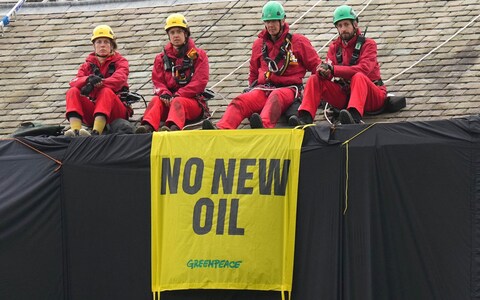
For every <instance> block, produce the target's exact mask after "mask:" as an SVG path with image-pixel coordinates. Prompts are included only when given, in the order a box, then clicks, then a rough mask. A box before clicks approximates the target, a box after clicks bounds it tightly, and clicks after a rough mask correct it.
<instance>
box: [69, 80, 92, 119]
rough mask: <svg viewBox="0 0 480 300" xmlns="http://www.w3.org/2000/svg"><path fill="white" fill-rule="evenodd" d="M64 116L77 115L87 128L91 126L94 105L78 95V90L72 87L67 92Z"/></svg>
mask: <svg viewBox="0 0 480 300" xmlns="http://www.w3.org/2000/svg"><path fill="white" fill-rule="evenodd" d="M65 100H66V112H67V113H66V116H67V118H68V117H69V114H70V113H77V114H79V115H80V116H81V117H82V122H83V123H84V124H86V125H87V126H92V124H93V112H94V109H95V104H94V103H93V102H92V101H90V99H88V98H87V97H85V96H83V95H81V94H80V89H78V88H76V87H72V88H70V89H69V90H68V91H67V94H66V97H65Z"/></svg>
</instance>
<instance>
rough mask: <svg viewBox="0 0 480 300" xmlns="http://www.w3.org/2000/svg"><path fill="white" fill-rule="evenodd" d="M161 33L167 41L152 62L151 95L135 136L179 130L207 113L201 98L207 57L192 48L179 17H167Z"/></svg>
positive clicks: (182, 18)
mask: <svg viewBox="0 0 480 300" xmlns="http://www.w3.org/2000/svg"><path fill="white" fill-rule="evenodd" d="M165 31H166V33H167V35H168V39H169V42H168V44H167V45H166V46H165V47H164V49H163V51H162V52H161V53H159V54H158V55H157V56H156V57H155V61H154V63H153V69H152V82H153V88H154V96H153V98H152V100H151V101H150V103H149V105H148V107H147V109H146V110H145V113H144V115H143V118H142V122H141V125H140V126H139V127H138V128H137V129H136V131H135V132H136V133H150V132H152V131H157V130H158V129H160V130H162V131H171V130H181V129H183V127H184V126H185V123H186V122H189V121H194V120H200V119H202V118H203V117H204V116H205V115H208V114H209V111H208V107H207V103H206V101H205V98H204V96H203V92H204V91H205V88H206V86H207V83H208V80H209V65H208V57H207V54H206V53H205V51H203V50H202V49H200V48H198V47H197V46H196V45H195V43H194V41H193V40H192V38H191V37H190V27H189V25H188V23H187V20H186V19H185V17H184V16H183V15H182V14H177V13H175V14H171V15H170V16H168V18H167V19H166V21H165ZM162 122H163V123H164V125H163V126H161V123H162ZM160 126H161V127H160Z"/></svg>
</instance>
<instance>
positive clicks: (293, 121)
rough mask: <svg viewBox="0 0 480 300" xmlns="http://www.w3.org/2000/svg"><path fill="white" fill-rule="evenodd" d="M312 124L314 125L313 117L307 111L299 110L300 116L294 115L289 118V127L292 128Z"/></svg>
mask: <svg viewBox="0 0 480 300" xmlns="http://www.w3.org/2000/svg"><path fill="white" fill-rule="evenodd" d="M312 123H313V118H312V116H310V113H308V112H307V111H305V110H299V111H298V116H296V115H293V116H291V117H290V118H288V125H290V126H299V125H306V124H312Z"/></svg>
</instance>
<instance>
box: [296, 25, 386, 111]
mask: <svg viewBox="0 0 480 300" xmlns="http://www.w3.org/2000/svg"><path fill="white" fill-rule="evenodd" d="M359 34H360V29H357V34H356V35H355V37H353V38H352V39H351V40H350V41H348V43H346V44H345V43H343V42H342V39H341V38H340V37H339V38H337V39H336V40H335V41H334V42H333V43H331V44H330V47H329V49H328V53H327V61H328V62H330V63H331V64H332V65H333V76H332V77H339V78H343V79H344V80H346V81H350V87H349V88H347V89H345V88H342V86H341V85H340V84H339V83H336V82H332V81H331V79H332V77H330V78H325V77H323V76H321V75H319V74H318V73H315V74H312V76H310V77H309V78H308V80H307V84H306V86H305V92H304V94H303V100H302V104H301V105H300V107H299V109H298V110H304V111H307V112H309V113H310V115H311V116H312V118H314V117H315V114H316V112H317V108H318V106H319V105H320V102H321V100H324V101H326V102H328V103H329V104H331V105H332V106H334V107H335V108H338V109H344V108H351V107H353V108H355V109H356V110H357V111H358V112H359V113H360V115H362V116H363V114H364V112H365V111H377V110H380V109H381V108H382V107H383V105H384V104H385V100H386V97H387V88H386V87H385V86H384V85H383V84H382V85H381V86H378V85H376V84H375V83H374V82H376V81H378V80H380V79H381V76H380V66H379V64H378V60H377V44H376V43H375V41H374V40H372V39H369V38H367V39H366V40H365V43H364V44H363V46H362V48H361V50H360V55H359V58H358V61H357V64H355V65H352V66H349V65H348V64H349V63H350V59H351V57H352V55H353V50H354V48H355V44H356V43H357V39H358V35H359ZM339 47H342V62H343V63H342V65H339V64H338V62H337V58H336V53H337V50H338V48H339ZM349 94H350V99H349Z"/></svg>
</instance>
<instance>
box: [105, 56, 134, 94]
mask: <svg viewBox="0 0 480 300" xmlns="http://www.w3.org/2000/svg"><path fill="white" fill-rule="evenodd" d="M116 55H118V58H117V59H115V60H112V61H111V62H110V63H115V72H113V74H112V76H110V77H108V78H105V79H104V80H103V86H104V87H107V88H111V89H112V90H113V91H115V92H118V91H120V90H121V89H122V87H124V86H128V73H129V70H128V61H127V59H126V58H124V57H123V56H121V55H120V54H116ZM107 69H108V67H107ZM104 75H105V74H104Z"/></svg>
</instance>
